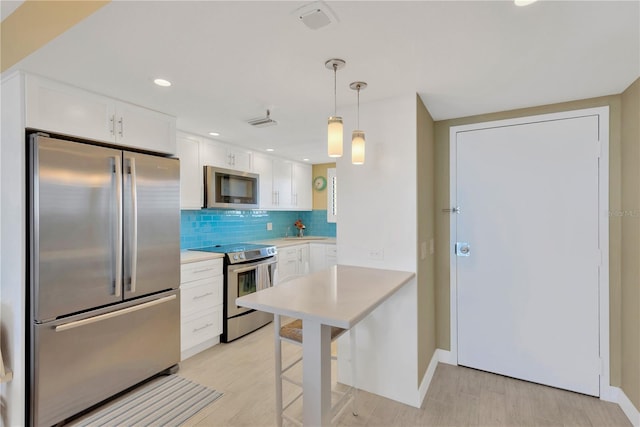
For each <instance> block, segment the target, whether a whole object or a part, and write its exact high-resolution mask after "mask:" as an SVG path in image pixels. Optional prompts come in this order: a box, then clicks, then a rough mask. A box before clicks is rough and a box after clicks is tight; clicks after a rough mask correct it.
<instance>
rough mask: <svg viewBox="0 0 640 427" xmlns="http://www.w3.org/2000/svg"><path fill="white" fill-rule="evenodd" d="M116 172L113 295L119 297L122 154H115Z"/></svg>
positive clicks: (120, 274)
mask: <svg viewBox="0 0 640 427" xmlns="http://www.w3.org/2000/svg"><path fill="white" fill-rule="evenodd" d="M113 164H114V166H115V167H114V172H115V175H116V216H117V218H118V219H117V221H116V222H117V225H116V227H117V229H116V245H115V247H114V248H113V251H114V255H115V260H116V271H115V277H114V279H115V280H114V285H113V288H114V289H113V295H115V296H117V297H119V296H120V295H121V292H122V162H121V159H120V156H113Z"/></svg>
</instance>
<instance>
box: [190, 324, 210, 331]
mask: <svg viewBox="0 0 640 427" xmlns="http://www.w3.org/2000/svg"><path fill="white" fill-rule="evenodd" d="M212 326H213V323H207V324H206V325H204V326H200V327H199V328H193V332H198V331H201V330H203V329H207V328H210V327H212Z"/></svg>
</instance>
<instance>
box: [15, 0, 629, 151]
mask: <svg viewBox="0 0 640 427" xmlns="http://www.w3.org/2000/svg"><path fill="white" fill-rule="evenodd" d="M2 3H3V4H2V6H3V10H2V12H3V13H2V16H3V18H4V17H5V16H6V14H8V13H10V12H11V7H13V6H16V5H19V4H20V2H11V1H3V2H2ZM309 3H310V2H300V1H280V2H276V1H135V2H134V1H113V2H112V3H110V4H108V5H106V6H105V7H103V8H102V9H100V10H98V11H97V12H96V13H94V14H93V15H91V16H89V17H88V18H86V19H85V20H84V21H82V22H80V23H79V24H78V25H76V26H75V27H73V28H71V29H70V30H68V31H67V32H65V33H64V34H62V35H61V36H59V37H57V38H56V39H54V40H52V41H51V42H49V43H48V44H47V45H45V46H44V47H42V48H41V49H39V50H38V51H36V52H35V53H33V54H31V55H30V56H28V57H27V58H25V59H24V60H22V61H21V62H20V63H18V64H16V65H15V66H14V67H12V68H11V69H9V70H7V72H11V71H12V70H15V69H23V70H26V71H30V72H35V73H38V74H41V75H44V76H48V77H51V78H54V79H57V80H61V81H64V82H68V83H71V84H73V85H76V86H79V87H83V88H86V89H90V90H93V91H96V92H99V93H103V94H106V95H109V96H112V97H115V98H119V99H122V100H125V101H129V102H132V103H135V104H139V105H143V106H147V107H150V108H153V109H156V110H159V111H163V112H166V113H170V114H172V115H175V116H176V117H177V118H178V128H179V129H182V130H186V131H190V132H193V133H196V134H200V135H205V136H206V135H207V133H208V132H210V131H216V132H219V133H220V136H218V137H216V139H218V140H221V141H225V142H229V143H233V144H236V145H242V146H247V147H251V148H253V149H256V150H265V149H267V148H274V149H275V150H276V151H275V154H279V155H281V156H284V157H289V158H292V159H296V160H301V159H303V158H308V159H310V161H311V162H312V163H324V162H329V161H331V159H330V158H329V157H327V155H326V120H327V117H328V116H329V115H332V113H333V73H332V71H330V70H328V69H326V68H325V66H324V63H325V61H326V60H328V59H330V58H342V59H344V60H345V61H346V62H347V65H346V67H345V68H344V69H343V70H341V71H339V72H338V74H337V81H338V88H337V105H338V106H337V109H338V115H340V113H341V111H347V110H348V111H351V110H354V109H355V108H356V105H355V104H356V95H355V93H354V92H353V91H352V90H350V89H349V83H350V82H353V81H356V80H361V81H365V82H367V83H368V84H369V86H368V88H367V89H366V91H363V92H362V93H361V97H360V99H361V103H367V102H371V101H379V100H384V99H387V98H391V97H395V96H402V95H409V94H414V93H418V94H419V95H420V98H421V99H422V100H423V102H424V103H425V105H426V106H427V109H428V110H429V112H430V113H431V115H432V116H433V118H434V119H436V120H442V119H448V118H455V117H464V116H469V115H475V114H482V113H489V112H495V111H503V110H510V109H515V108H521V107H529V106H535V105H543V104H550V103H556V102H563V101H569V100H575V99H583V98H589V97H595V96H601V95H610V94H617V93H620V92H622V91H623V90H624V89H625V88H626V87H628V86H629V85H630V84H631V83H632V82H633V81H634V80H635V79H636V78H638V77H639V76H640V2H638V1H622V2H616V1H564V2H560V1H549V0H546V1H545V0H542V1H539V2H537V3H534V4H532V5H530V6H527V7H516V6H515V5H514V4H513V2H511V1H407V2H401V1H330V2H327V3H325V4H324V6H326V7H328V8H329V9H330V11H332V12H333V13H334V14H335V16H336V17H337V20H336V21H335V22H333V23H332V24H330V25H329V26H327V27H324V28H321V29H318V30H311V29H309V28H307V27H306V26H305V25H304V24H303V23H302V22H300V21H299V20H298V19H297V15H296V14H295V13H294V11H295V10H296V9H298V8H300V7H303V6H305V5H308V4H309ZM3 74H4V73H3ZM156 77H162V78H165V79H168V80H170V81H171V82H172V83H173V85H172V86H171V87H169V88H160V87H157V86H155V85H154V84H153V83H152V80H153V79H154V78H156ZM267 108H268V109H270V110H271V117H272V118H273V119H275V120H277V121H278V122H279V124H278V126H272V127H267V128H253V127H251V126H250V125H248V124H247V123H246V121H247V120H249V119H252V118H255V117H259V116H264V115H265V111H266V109H267ZM361 123H362V124H363V126H362V127H363V128H364V129H365V130H366V117H361ZM345 131H346V132H345V133H348V131H349V130H347V129H345Z"/></svg>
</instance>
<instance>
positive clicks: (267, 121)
mask: <svg viewBox="0 0 640 427" xmlns="http://www.w3.org/2000/svg"><path fill="white" fill-rule="evenodd" d="M270 114H271V112H270V111H269V110H267V116H266V117H258V118H257V119H251V120H249V121H248V122H247V123H249V124H250V125H251V126H255V127H257V128H265V127H267V126H275V125H277V124H278V122H276V121H275V120H273V119H272V118H271V116H270Z"/></svg>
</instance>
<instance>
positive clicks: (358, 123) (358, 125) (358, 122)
mask: <svg viewBox="0 0 640 427" xmlns="http://www.w3.org/2000/svg"><path fill="white" fill-rule="evenodd" d="M356 126H357V127H358V129H360V85H358V117H357V121H356Z"/></svg>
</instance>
